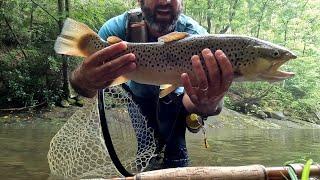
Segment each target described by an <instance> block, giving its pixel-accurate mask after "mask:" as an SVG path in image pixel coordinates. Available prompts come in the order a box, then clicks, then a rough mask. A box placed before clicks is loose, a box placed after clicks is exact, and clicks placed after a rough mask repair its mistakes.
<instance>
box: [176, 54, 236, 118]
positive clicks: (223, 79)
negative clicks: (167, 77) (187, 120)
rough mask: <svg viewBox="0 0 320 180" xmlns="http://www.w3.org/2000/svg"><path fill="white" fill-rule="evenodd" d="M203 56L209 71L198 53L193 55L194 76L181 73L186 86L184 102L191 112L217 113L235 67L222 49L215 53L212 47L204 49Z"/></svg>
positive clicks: (202, 113)
mask: <svg viewBox="0 0 320 180" xmlns="http://www.w3.org/2000/svg"><path fill="white" fill-rule="evenodd" d="M202 56H203V58H204V61H205V65H206V69H207V73H206V72H205V70H204V68H203V67H202V64H201V61H200V58H199V56H198V55H194V56H192V58H191V60H192V67H193V71H194V76H190V75H188V74H187V73H183V74H182V75H181V81H182V84H183V86H184V88H185V95H184V97H183V104H184V106H185V107H186V109H187V110H188V111H189V112H190V113H191V112H194V113H198V114H201V115H208V116H210V115H215V114H217V108H218V106H219V102H220V101H222V100H223V97H224V95H225V93H226V92H227V91H228V89H229V87H230V85H231V83H232V80H233V69H232V65H231V63H230V61H229V59H228V58H227V57H226V55H225V54H224V53H223V52H222V51H221V50H217V51H216V52H215V53H214V54H213V53H212V52H211V50H210V49H204V50H203V51H202Z"/></svg>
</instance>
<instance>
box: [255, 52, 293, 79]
mask: <svg viewBox="0 0 320 180" xmlns="http://www.w3.org/2000/svg"><path fill="white" fill-rule="evenodd" d="M296 58H297V56H296V55H295V54H293V53H290V54H286V56H285V57H284V58H282V59H281V60H275V61H274V62H273V63H272V65H271V67H270V68H269V69H268V70H267V71H266V72H264V73H262V74H260V75H259V76H260V78H261V79H264V80H267V81H269V82H276V81H282V80H285V79H288V78H291V77H293V76H294V75H295V74H294V73H293V72H287V71H281V70H279V68H280V67H281V66H282V65H283V64H284V63H286V62H287V61H289V60H291V59H296Z"/></svg>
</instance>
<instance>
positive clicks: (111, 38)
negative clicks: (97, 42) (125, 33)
mask: <svg viewBox="0 0 320 180" xmlns="http://www.w3.org/2000/svg"><path fill="white" fill-rule="evenodd" d="M121 41H122V39H121V38H119V37H117V36H109V37H108V38H107V42H108V44H109V45H112V44H116V43H118V42H121Z"/></svg>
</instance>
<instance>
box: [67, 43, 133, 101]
mask: <svg viewBox="0 0 320 180" xmlns="http://www.w3.org/2000/svg"><path fill="white" fill-rule="evenodd" d="M126 49H127V44H126V43H125V42H120V43H117V44H114V45H111V46H108V47H106V48H104V49H102V50H100V51H97V52H96V53H94V54H92V55H90V56H89V57H87V58H86V59H85V60H84V61H83V63H82V64H81V65H80V66H79V67H78V68H77V69H76V70H75V71H74V72H73V73H72V75H71V78H70V83H71V85H72V87H73V88H74V89H75V91H76V92H77V93H79V94H80V95H82V96H85V97H94V96H95V95H96V93H97V90H98V89H103V88H105V87H107V86H109V85H110V84H111V83H112V81H113V80H114V79H116V78H117V77H119V76H121V75H123V74H126V73H128V72H131V71H133V70H134V69H135V68H136V57H135V55H134V54H132V53H128V54H124V55H121V53H123V52H124V51H125V50H126ZM119 55H121V56H119Z"/></svg>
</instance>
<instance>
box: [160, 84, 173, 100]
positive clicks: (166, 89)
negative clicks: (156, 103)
mask: <svg viewBox="0 0 320 180" xmlns="http://www.w3.org/2000/svg"><path fill="white" fill-rule="evenodd" d="M176 88H177V86H175V85H172V84H163V85H161V86H160V94H159V98H163V97H165V96H166V95H168V94H170V93H171V92H172V91H174V90H175V89H176Z"/></svg>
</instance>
